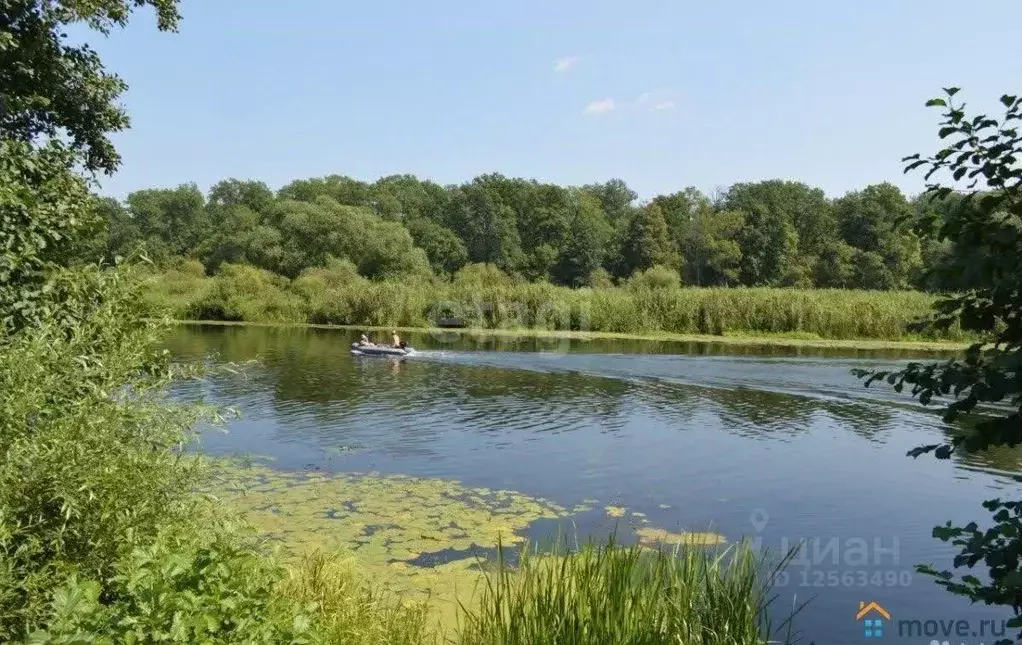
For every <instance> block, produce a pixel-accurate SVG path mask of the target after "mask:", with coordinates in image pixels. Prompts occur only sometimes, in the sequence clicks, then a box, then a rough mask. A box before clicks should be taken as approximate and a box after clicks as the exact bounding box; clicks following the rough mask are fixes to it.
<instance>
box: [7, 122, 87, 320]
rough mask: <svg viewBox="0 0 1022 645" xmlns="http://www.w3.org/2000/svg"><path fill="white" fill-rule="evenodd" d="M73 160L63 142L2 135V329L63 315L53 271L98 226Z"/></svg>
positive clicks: (84, 183) (73, 253) (84, 185)
mask: <svg viewBox="0 0 1022 645" xmlns="http://www.w3.org/2000/svg"><path fill="white" fill-rule="evenodd" d="M73 159H74V157H73V155H72V153H71V151H69V150H68V149H67V148H65V147H63V146H62V145H60V144H59V143H54V142H51V143H49V144H47V145H45V146H43V147H42V148H40V149H38V150H35V149H32V148H31V146H30V145H29V144H28V143H22V142H16V141H9V140H6V139H3V140H0V248H3V253H0V330H3V329H6V330H8V331H9V332H10V331H14V330H17V329H20V328H22V327H24V326H25V325H28V324H37V323H39V322H40V321H42V320H43V319H45V318H46V317H48V316H55V315H58V312H57V311H56V310H55V308H56V307H58V306H59V305H58V302H57V301H56V300H54V299H53V298H52V297H51V294H50V291H51V290H52V289H53V287H52V285H50V284H49V278H48V274H49V273H50V272H51V271H52V270H53V269H55V268H56V267H57V266H59V265H60V264H62V263H64V262H65V261H66V260H68V259H69V258H70V257H73V256H74V255H75V247H76V245H77V244H78V242H77V240H79V239H81V238H84V237H87V236H88V234H89V233H90V232H91V231H92V230H93V228H94V226H95V218H94V216H93V212H94V211H93V210H92V205H93V202H92V197H91V196H90V195H89V192H88V187H87V185H86V182H85V180H84V179H82V178H81V177H80V176H78V175H76V174H74V173H73V172H71V171H70V170H69V167H70V165H71V164H72V163H73Z"/></svg>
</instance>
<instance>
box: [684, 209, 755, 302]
mask: <svg viewBox="0 0 1022 645" xmlns="http://www.w3.org/2000/svg"><path fill="white" fill-rule="evenodd" d="M744 226H745V214H744V213H742V212H741V211H715V210H713V209H712V208H709V207H708V205H706V206H701V207H700V208H699V209H698V211H697V212H696V214H695V216H694V217H693V219H692V221H691V222H690V223H689V225H688V227H687V234H686V236H685V238H684V239H683V240H682V244H683V247H682V249H683V252H684V259H685V267H686V270H687V272H688V275H689V281H690V282H691V283H693V284H697V285H731V284H736V283H737V282H738V273H739V270H740V268H741V263H742V247H741V244H740V236H741V234H742V229H743V227H744Z"/></svg>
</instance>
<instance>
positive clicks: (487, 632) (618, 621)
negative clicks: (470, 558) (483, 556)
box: [458, 540, 793, 645]
mask: <svg viewBox="0 0 1022 645" xmlns="http://www.w3.org/2000/svg"><path fill="white" fill-rule="evenodd" d="M505 564H506V563H505V562H504V561H503V559H501V561H500V566H499V567H498V569H497V571H496V572H495V573H492V574H488V577H487V585H486V587H485V589H484V591H483V592H482V597H481V601H480V605H479V607H478V608H475V609H471V608H466V609H464V610H463V617H464V624H463V625H462V626H461V628H460V633H459V641H458V642H459V643H460V645H494V644H497V643H499V644H500V645H554V644H556V645H589V644H590V643H615V644H620V645H631V644H636V645H638V644H640V643H641V644H643V645H659V644H663V645H667V644H668V643H670V644H672V645H676V644H678V643H701V644H703V645H757V644H759V643H764V642H766V641H767V640H768V639H769V640H771V641H772V642H791V639H792V636H793V631H792V630H791V629H790V626H791V622H790V620H786V621H785V622H784V624H782V625H780V626H779V627H776V628H775V627H773V626H772V625H771V622H770V619H769V617H768V616H767V610H768V607H769V604H770V597H769V593H770V592H769V586H768V585H767V581H768V580H769V579H770V574H771V573H772V571H773V569H771V568H768V567H766V566H764V565H765V561H764V560H763V559H762V558H761V557H759V556H757V555H756V554H755V552H754V551H753V549H752V548H751V546H750V545H749V544H748V543H747V542H742V543H739V544H737V545H732V546H731V547H730V548H726V549H724V550H706V549H703V548H695V547H691V548H682V547H676V548H673V549H665V548H661V549H647V548H644V547H640V546H632V547H621V546H618V545H616V544H615V543H614V542H613V540H611V541H610V542H609V543H608V544H607V545H603V546H594V545H593V544H589V545H586V546H584V547H582V548H581V549H579V550H577V551H571V552H569V551H561V552H557V553H554V554H548V555H536V554H530V553H528V552H527V551H526V552H523V554H522V560H521V562H520V564H519V566H518V567H517V568H516V569H514V570H512V569H511V568H509V567H507V566H505ZM781 564H782V565H783V564H784V561H782V563H781ZM777 638H780V639H781V640H780V641H777V640H776V639H777Z"/></svg>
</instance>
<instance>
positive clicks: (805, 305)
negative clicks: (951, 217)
mask: <svg viewBox="0 0 1022 645" xmlns="http://www.w3.org/2000/svg"><path fill="white" fill-rule="evenodd" d="M196 264H197V263H196ZM934 301H935V296H933V295H931V294H926V293H921V292H914V291H854V290H843V289H794V288H767V287H754V288H745V287H739V288H705V287H681V286H677V287H675V286H666V287H665V286H654V287H650V286H644V285H636V284H632V285H623V286H615V287H606V288H597V289H593V288H582V289H571V288H568V287H560V286H555V285H552V284H549V283H542V282H539V283H527V282H516V281H513V280H510V279H507V280H490V281H480V280H474V281H470V280H460V281H459V280H454V281H442V280H435V279H433V280H431V279H428V278H410V279H408V280H400V281H399V280H386V281H369V280H366V279H364V278H362V277H360V276H358V275H357V273H354V274H353V273H352V272H351V271H350V270H347V269H345V268H344V267H343V266H334V267H332V268H331V267H327V268H319V269H312V270H310V271H307V272H305V273H304V274H303V275H302V276H300V277H298V278H296V279H295V280H293V281H288V280H287V279H285V278H282V277H280V276H277V275H274V274H272V273H268V272H266V271H262V270H260V269H256V268H253V267H248V266H236V265H225V266H224V267H222V268H221V270H220V271H219V273H218V274H217V275H216V276H213V277H206V276H204V275H202V274H201V272H199V273H197V268H196V267H194V266H191V267H187V266H186V267H184V268H182V267H179V268H175V269H172V270H169V271H166V272H163V273H160V274H156V275H154V276H153V280H152V283H151V285H150V290H149V293H148V296H147V303H148V306H149V307H150V308H151V310H152V313H157V312H159V313H169V315H171V316H173V317H175V318H178V319H182V320H226V321H244V322H278V323H313V324H336V325H357V326H374V327H377V326H398V327H431V326H434V325H435V324H436V322H437V321H438V320H439V319H440V318H443V317H450V316H454V317H458V318H461V319H462V320H463V321H464V323H465V324H466V325H467V326H469V327H475V328H483V329H523V330H524V329H537V330H548V331H564V330H573V331H591V332H613V333H626V334H657V333H672V334H710V335H718V336H727V335H743V334H747V335H757V334H790V335H796V336H798V337H801V338H823V339H835V340H892V341H893V340H920V339H927V340H949V341H960V340H967V338H966V336H965V334H963V333H962V331H961V330H960V329H958V328H957V327H955V328H951V329H950V330H947V331H945V332H925V333H918V332H913V331H911V330H910V329H909V325H910V323H912V322H913V321H915V320H918V319H920V318H923V317H925V316H927V315H928V314H929V313H930V311H931V308H932V305H933V303H934Z"/></svg>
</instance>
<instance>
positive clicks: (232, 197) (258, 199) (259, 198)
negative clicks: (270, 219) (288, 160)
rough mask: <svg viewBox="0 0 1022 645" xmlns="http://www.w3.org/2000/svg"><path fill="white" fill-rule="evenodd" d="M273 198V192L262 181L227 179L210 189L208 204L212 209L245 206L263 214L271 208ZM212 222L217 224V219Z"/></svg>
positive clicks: (214, 218)
mask: <svg viewBox="0 0 1022 645" xmlns="http://www.w3.org/2000/svg"><path fill="white" fill-rule="evenodd" d="M273 198H274V196H273V191H272V190H270V187H269V186H267V185H266V184H264V183H263V182H261V181H242V180H240V179H225V180H223V181H221V182H218V183H217V184H216V185H215V186H213V188H211V189H210V191H209V202H208V203H209V206H210V208H211V209H218V208H229V207H231V206H244V207H246V208H249V209H251V210H253V211H255V212H257V213H261V212H262V211H264V210H266V209H267V208H268V207H269V205H270V204H271V203H272V202H273ZM212 220H213V222H214V223H215V222H217V218H216V217H213V218H212Z"/></svg>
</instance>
